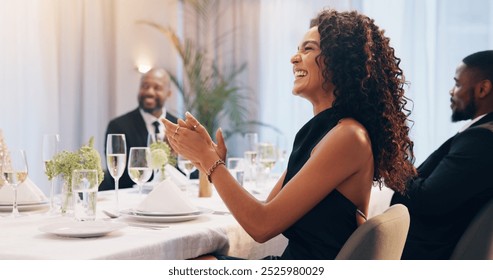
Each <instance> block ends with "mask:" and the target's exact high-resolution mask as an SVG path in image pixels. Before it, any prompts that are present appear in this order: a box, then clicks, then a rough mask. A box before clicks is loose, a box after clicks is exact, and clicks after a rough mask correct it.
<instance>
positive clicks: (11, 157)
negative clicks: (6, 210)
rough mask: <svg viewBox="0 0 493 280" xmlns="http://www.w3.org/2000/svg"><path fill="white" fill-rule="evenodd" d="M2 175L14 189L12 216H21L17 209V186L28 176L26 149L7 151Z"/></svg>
mask: <svg viewBox="0 0 493 280" xmlns="http://www.w3.org/2000/svg"><path fill="white" fill-rule="evenodd" d="M2 176H3V178H4V179H5V181H6V182H7V183H8V184H10V185H11V186H12V188H13V190H14V201H13V203H12V204H13V207H12V215H11V217H12V218H16V217H18V216H19V210H18V209H17V187H18V186H19V184H21V183H22V182H24V181H25V180H26V178H27V160H26V152H25V151H24V150H12V151H10V153H6V154H4V156H3V159H2Z"/></svg>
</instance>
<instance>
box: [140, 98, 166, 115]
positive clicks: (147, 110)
mask: <svg viewBox="0 0 493 280" xmlns="http://www.w3.org/2000/svg"><path fill="white" fill-rule="evenodd" d="M139 108H140V109H142V110H143V111H144V112H146V113H149V114H152V113H154V112H156V111H159V110H160V109H161V108H162V106H161V107H159V104H157V106H155V107H152V108H146V107H144V102H143V101H141V100H139Z"/></svg>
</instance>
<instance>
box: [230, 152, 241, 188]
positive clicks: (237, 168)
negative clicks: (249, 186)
mask: <svg viewBox="0 0 493 280" xmlns="http://www.w3.org/2000/svg"><path fill="white" fill-rule="evenodd" d="M244 165H245V163H244V159H243V158H239V157H230V158H228V161H227V167H228V170H229V173H231V175H232V176H233V177H234V178H235V179H236V181H238V183H240V185H241V186H243V178H244V175H245V166H244Z"/></svg>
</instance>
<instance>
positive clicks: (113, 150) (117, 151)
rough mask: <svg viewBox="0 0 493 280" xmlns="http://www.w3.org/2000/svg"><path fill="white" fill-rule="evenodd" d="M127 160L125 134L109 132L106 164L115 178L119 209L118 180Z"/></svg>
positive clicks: (116, 205)
mask: <svg viewBox="0 0 493 280" xmlns="http://www.w3.org/2000/svg"><path fill="white" fill-rule="evenodd" d="M126 161H127V143H126V141H125V134H108V136H107V137H106V164H107V165H108V172H109V173H110V175H111V177H113V179H115V198H116V204H115V208H116V209H115V210H116V211H119V205H118V204H119V203H118V180H120V177H121V176H122V175H123V171H125V165H126Z"/></svg>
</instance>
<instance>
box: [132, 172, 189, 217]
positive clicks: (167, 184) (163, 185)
mask: <svg viewBox="0 0 493 280" xmlns="http://www.w3.org/2000/svg"><path fill="white" fill-rule="evenodd" d="M135 210H137V211H142V212H159V213H165V214H177V213H191V212H196V211H198V209H197V207H196V206H195V205H193V203H191V202H190V200H189V199H188V197H187V196H186V195H185V193H184V192H182V191H181V190H180V189H179V188H178V186H177V185H176V184H175V183H173V181H172V180H171V179H170V178H167V179H166V180H164V181H162V182H160V183H159V184H157V185H156V186H154V188H153V189H152V191H151V192H150V193H149V194H148V195H147V197H146V198H145V199H144V200H143V201H142V202H141V203H140V204H139V205H138V206H137V208H136V209H135Z"/></svg>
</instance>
